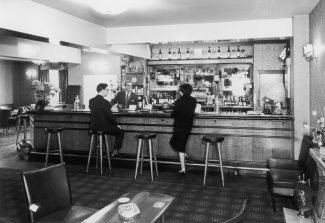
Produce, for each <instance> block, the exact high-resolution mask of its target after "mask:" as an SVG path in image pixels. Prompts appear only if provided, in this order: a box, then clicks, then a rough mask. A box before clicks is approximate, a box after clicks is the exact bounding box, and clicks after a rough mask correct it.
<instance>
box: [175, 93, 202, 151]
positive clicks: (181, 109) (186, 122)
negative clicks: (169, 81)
mask: <svg viewBox="0 0 325 223" xmlns="http://www.w3.org/2000/svg"><path fill="white" fill-rule="evenodd" d="M195 107H196V99H195V98H193V97H191V96H189V95H183V96H182V97H181V98H179V99H178V100H176V102H175V107H174V109H173V112H172V114H171V116H172V117H173V118H174V125H173V136H172V138H171V139H170V142H169V144H170V145H171V147H172V148H173V149H174V150H176V151H178V152H183V153H185V152H186V143H187V140H188V137H189V136H190V134H191V130H192V126H193V118H194V112H195Z"/></svg>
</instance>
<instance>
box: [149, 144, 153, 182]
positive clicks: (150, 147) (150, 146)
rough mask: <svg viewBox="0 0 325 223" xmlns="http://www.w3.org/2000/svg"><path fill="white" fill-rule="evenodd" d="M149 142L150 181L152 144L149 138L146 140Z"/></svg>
mask: <svg viewBox="0 0 325 223" xmlns="http://www.w3.org/2000/svg"><path fill="white" fill-rule="evenodd" d="M148 144H149V160H150V173H151V181H153V168H152V145H151V140H150V139H149V140H148Z"/></svg>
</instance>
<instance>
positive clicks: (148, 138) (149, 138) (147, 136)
mask: <svg viewBox="0 0 325 223" xmlns="http://www.w3.org/2000/svg"><path fill="white" fill-rule="evenodd" d="M156 136H157V134H155V133H151V132H142V133H137V134H136V138H137V141H138V149H137V150H138V151H137V161H136V167H135V175H134V179H137V175H138V168H139V162H141V167H140V174H142V166H143V161H149V162H150V172H151V181H153V168H152V163H153V162H154V163H155V168H156V174H157V176H158V166H157V157H156V152H155V149H154V147H153V139H154V138H156ZM143 140H144V141H145V142H147V145H148V150H149V159H144V158H143V157H144V152H143V151H144V149H143V148H142V147H143V145H142V141H143ZM140 154H141V158H140ZM153 160H154V161H153Z"/></svg>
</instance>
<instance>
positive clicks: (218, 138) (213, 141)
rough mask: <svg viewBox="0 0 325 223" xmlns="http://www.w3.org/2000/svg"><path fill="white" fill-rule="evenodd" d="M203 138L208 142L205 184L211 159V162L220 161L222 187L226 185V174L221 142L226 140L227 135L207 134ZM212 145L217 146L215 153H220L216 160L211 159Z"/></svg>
mask: <svg viewBox="0 0 325 223" xmlns="http://www.w3.org/2000/svg"><path fill="white" fill-rule="evenodd" d="M202 140H203V142H205V143H206V146H205V164H204V178H203V185H204V186H205V182H206V176H207V169H208V166H209V161H211V162H218V163H219V166H220V172H221V180H222V187H224V186H225V182H224V175H223V165H222V153H221V143H222V142H223V141H224V140H225V137H224V136H222V135H205V136H203V137H202ZM210 145H214V146H216V151H215V155H216V153H218V157H219V159H218V160H217V159H216V160H210V159H209V153H210ZM218 163H217V164H218ZM217 164H215V165H217Z"/></svg>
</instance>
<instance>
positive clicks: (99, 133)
mask: <svg viewBox="0 0 325 223" xmlns="http://www.w3.org/2000/svg"><path fill="white" fill-rule="evenodd" d="M89 135H90V145H89V153H88V161H87V168H86V172H88V169H89V163H90V158H91V154H92V150H93V148H97V146H96V147H94V146H93V144H94V138H95V136H96V139H97V140H96V145H98V141H99V156H100V174H103V136H104V138H105V147H106V152H107V159H108V166H109V170H111V160H110V157H109V147H108V137H107V136H108V133H106V132H104V131H100V130H89ZM97 159H98V150H97V149H96V168H97Z"/></svg>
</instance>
